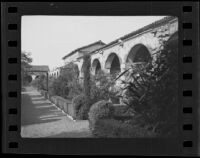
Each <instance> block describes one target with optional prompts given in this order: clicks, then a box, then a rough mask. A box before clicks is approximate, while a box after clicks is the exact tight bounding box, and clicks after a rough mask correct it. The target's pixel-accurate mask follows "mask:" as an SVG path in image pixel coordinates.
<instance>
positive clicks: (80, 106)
mask: <svg viewBox="0 0 200 158" xmlns="http://www.w3.org/2000/svg"><path fill="white" fill-rule="evenodd" d="M72 104H73V108H74V113H75V118H76V119H78V120H84V119H87V118H88V117H87V112H88V110H87V109H86V107H87V106H86V98H85V95H83V94H81V95H78V96H76V97H75V98H73V100H72Z"/></svg>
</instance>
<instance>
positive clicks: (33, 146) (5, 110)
mask: <svg viewBox="0 0 200 158" xmlns="http://www.w3.org/2000/svg"><path fill="white" fill-rule="evenodd" d="M1 9H2V22H1V33H2V38H1V39H2V55H1V57H2V58H1V62H2V69H1V72H2V82H1V84H2V89H3V91H2V114H3V115H2V116H3V119H2V120H3V124H2V129H3V135H2V138H3V139H2V141H3V143H2V145H3V152H5V153H19V154H24V153H25V154H26V153H37V154H66V155H98V154H99V155H177V156H178V155H179V156H180V155H186V156H187V155H193V156H195V155H196V154H197V145H198V144H197V140H198V138H197V133H198V132H197V127H198V126H195V125H197V124H198V121H197V109H198V108H197V107H198V106H197V105H198V94H199V93H198V89H197V88H198V86H197V85H198V82H197V81H198V73H197V70H198V69H197V60H198V57H199V56H198V54H197V53H198V42H199V41H198V40H199V39H198V38H199V37H198V34H199V31H198V27H199V19H198V18H199V17H198V16H197V15H198V9H199V8H198V3H197V2H179V1H176V2H150V1H146V2H144V1H143V2H67V3H65V2H56V3H52V2H49V3H48V2H7V3H2V4H1ZM22 15H94V16H98V15H113V16H114V15H119V16H131V15H171V16H176V17H178V21H179V22H178V25H179V29H178V38H179V43H178V47H179V48H178V50H179V59H178V60H179V103H180V104H179V127H178V128H179V137H177V139H174V138H173V139H171V138H167V139H166V138H150V139H146V138H142V139H139V138H131V139H130V138H129V139H121V138H116V139H114V138H110V139H103V138H98V139H93V138H87V139H85V138H78V139H77V138H58V139H55V138H33V139H32V138H21V136H20V126H21V120H20V119H21V116H20V113H21V110H20V105H21V83H20V81H21V72H20V68H21V65H20V64H21V63H20V62H21V16H22ZM188 126H190V127H191V126H192V127H193V128H192V129H190V130H187V127H188Z"/></svg>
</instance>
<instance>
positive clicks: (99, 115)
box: [88, 100, 114, 133]
mask: <svg viewBox="0 0 200 158" xmlns="http://www.w3.org/2000/svg"><path fill="white" fill-rule="evenodd" d="M113 111H114V108H113V106H112V103H110V102H108V101H105V100H102V101H98V102H96V103H95V104H93V105H92V107H91V108H90V111H89V113H88V117H89V127H90V129H91V131H95V130H96V127H95V125H96V122H97V121H98V120H100V119H104V118H110V117H111V116H112V114H113ZM94 133H95V132H94Z"/></svg>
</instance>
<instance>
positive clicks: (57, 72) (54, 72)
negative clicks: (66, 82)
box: [49, 67, 61, 78]
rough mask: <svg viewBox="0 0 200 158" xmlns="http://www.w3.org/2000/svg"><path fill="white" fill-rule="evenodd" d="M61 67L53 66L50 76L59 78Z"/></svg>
mask: <svg viewBox="0 0 200 158" xmlns="http://www.w3.org/2000/svg"><path fill="white" fill-rule="evenodd" d="M60 69H61V67H55V68H53V69H52V70H51V71H50V72H49V76H50V77H54V78H58V76H59V75H60Z"/></svg>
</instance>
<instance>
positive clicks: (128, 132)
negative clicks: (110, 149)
mask: <svg viewBox="0 0 200 158" xmlns="http://www.w3.org/2000/svg"><path fill="white" fill-rule="evenodd" d="M95 129H96V130H95V131H94V132H93V133H94V135H95V136H96V137H110V138H138V137H155V136H156V134H155V133H154V132H153V131H150V130H147V129H146V128H143V127H140V126H131V125H129V124H127V123H124V122H122V121H119V120H115V119H101V120H98V121H97V122H96V124H95Z"/></svg>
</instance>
